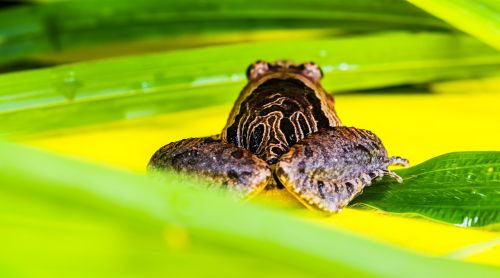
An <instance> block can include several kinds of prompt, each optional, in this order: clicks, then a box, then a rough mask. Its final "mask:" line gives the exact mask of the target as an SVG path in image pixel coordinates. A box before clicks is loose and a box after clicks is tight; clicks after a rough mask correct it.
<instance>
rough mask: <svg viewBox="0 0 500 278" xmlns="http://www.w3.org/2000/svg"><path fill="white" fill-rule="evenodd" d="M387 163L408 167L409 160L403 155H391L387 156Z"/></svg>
mask: <svg viewBox="0 0 500 278" xmlns="http://www.w3.org/2000/svg"><path fill="white" fill-rule="evenodd" d="M389 165H397V166H404V167H406V168H408V167H410V161H408V159H406V158H404V157H400V156H391V158H389Z"/></svg>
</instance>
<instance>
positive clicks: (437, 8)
mask: <svg viewBox="0 0 500 278" xmlns="http://www.w3.org/2000/svg"><path fill="white" fill-rule="evenodd" d="M408 2H410V3H412V4H414V5H415V6H417V7H420V8H422V9H424V10H425V11H427V12H429V13H430V14H432V15H435V16H437V17H439V18H441V19H443V20H444V21H446V22H448V23H450V24H451V25H453V26H454V27H456V28H458V29H460V30H462V31H464V32H466V33H468V34H470V35H472V36H474V37H477V38H478V39H480V40H481V41H483V42H485V43H487V44H489V45H491V46H493V47H495V48H496V49H498V50H500V1H498V0H474V1H471V0H440V1H435V0H408Z"/></svg>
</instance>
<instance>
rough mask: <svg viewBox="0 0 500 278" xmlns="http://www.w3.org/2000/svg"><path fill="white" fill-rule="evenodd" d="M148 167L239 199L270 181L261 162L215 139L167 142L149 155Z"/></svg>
mask: <svg viewBox="0 0 500 278" xmlns="http://www.w3.org/2000/svg"><path fill="white" fill-rule="evenodd" d="M148 168H149V169H150V170H160V171H174V172H177V173H186V174H188V175H190V176H193V177H197V178H200V179H202V180H204V181H207V182H208V183H209V184H210V185H214V186H216V187H221V188H228V189H229V190H230V191H233V192H235V193H236V194H237V195H239V196H240V197H251V196H254V195H255V194H257V193H259V192H260V191H261V190H262V189H264V187H265V186H266V185H267V183H268V182H269V180H270V179H271V178H272V175H271V171H270V170H269V167H268V165H267V163H266V162H265V161H263V160H262V159H260V158H258V157H257V156H256V155H255V154H253V153H251V152H250V151H248V150H246V149H243V148H239V147H236V146H234V145H230V144H225V143H223V142H222V141H221V140H219V139H218V138H215V137H205V138H190V139H184V140H181V141H177V142H173V143H170V144H168V145H166V146H164V147H162V148H161V149H159V150H158V151H157V152H156V153H155V154H154V155H153V157H152V158H151V160H150V162H149V165H148Z"/></svg>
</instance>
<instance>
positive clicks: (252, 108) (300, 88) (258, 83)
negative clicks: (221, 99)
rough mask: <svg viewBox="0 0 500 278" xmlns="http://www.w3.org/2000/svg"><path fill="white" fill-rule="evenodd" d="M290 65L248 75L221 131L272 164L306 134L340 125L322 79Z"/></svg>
mask: <svg viewBox="0 0 500 278" xmlns="http://www.w3.org/2000/svg"><path fill="white" fill-rule="evenodd" d="M292 65H293V64H292ZM270 66H272V65H270ZM293 66H295V65H293ZM254 67H255V65H254ZM295 67H297V68H298V66H295ZM288 69H289V67H287V68H285V70H283V69H281V68H278V70H274V71H271V72H268V73H264V75H263V76H260V78H256V79H257V80H255V79H254V80H252V78H250V77H249V79H250V80H249V83H248V85H247V86H246V87H245V88H244V89H243V91H242V93H241V94H240V97H239V98H238V100H237V101H236V104H235V107H234V108H233V111H232V112H231V115H230V116H229V119H228V123H227V125H226V127H225V128H224V130H223V132H222V139H223V140H224V141H226V142H227V143H231V144H234V145H236V146H239V147H244V148H246V149H248V150H250V151H251V152H253V153H255V154H257V156H259V157H260V158H262V159H263V160H265V161H266V162H268V163H269V164H274V163H275V162H276V161H277V159H278V158H279V157H280V156H281V155H282V154H284V153H285V152H287V151H288V149H289V148H290V147H291V146H292V145H294V144H295V143H297V142H298V141H299V140H301V139H303V138H304V137H306V136H307V135H309V134H311V133H313V132H316V131H318V130H319V129H321V128H325V127H330V126H338V125H340V121H339V120H338V118H337V116H336V114H335V111H334V110H333V99H332V98H331V96H330V95H328V94H327V93H326V92H325V91H324V90H323V89H322V88H321V87H320V85H319V80H318V82H314V79H311V78H309V77H307V76H305V75H304V74H301V73H300V72H299V73H297V71H298V70H295V71H294V70H288Z"/></svg>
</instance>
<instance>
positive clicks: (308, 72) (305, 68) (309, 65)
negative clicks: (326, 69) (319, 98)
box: [299, 62, 323, 82]
mask: <svg viewBox="0 0 500 278" xmlns="http://www.w3.org/2000/svg"><path fill="white" fill-rule="evenodd" d="M299 68H300V70H301V71H302V74H303V75H305V76H307V77H308V78H309V79H311V80H312V81H314V82H319V81H320V80H321V78H322V77H323V71H322V70H321V68H320V67H319V66H318V65H316V64H315V63H313V62H306V63H303V64H302V65H300V67H299Z"/></svg>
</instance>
